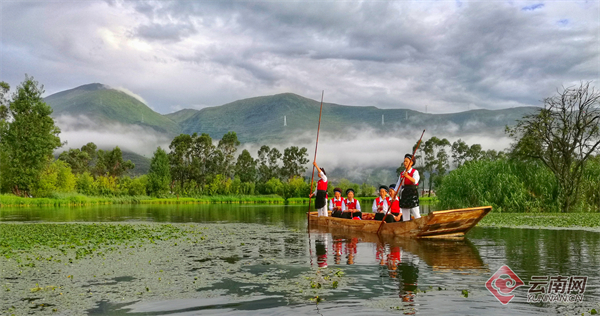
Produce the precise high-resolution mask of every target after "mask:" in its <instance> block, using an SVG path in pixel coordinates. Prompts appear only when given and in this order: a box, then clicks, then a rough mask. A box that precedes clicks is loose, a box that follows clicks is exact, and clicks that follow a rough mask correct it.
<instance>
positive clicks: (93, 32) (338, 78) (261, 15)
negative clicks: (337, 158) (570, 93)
mask: <svg viewBox="0 0 600 316" xmlns="http://www.w3.org/2000/svg"><path fill="white" fill-rule="evenodd" d="M0 10H1V11H0V16H1V22H0V40H1V44H0V80H2V81H6V82H8V83H9V84H10V85H11V86H13V87H14V86H16V85H18V84H19V83H20V82H21V81H23V79H24V77H25V74H29V75H32V76H33V77H34V78H35V79H36V80H38V81H39V82H40V83H42V84H43V85H44V86H45V89H46V95H50V94H52V93H56V92H59V91H62V90H66V89H70V88H74V87H76V86H79V85H83V84H88V83H93V82H99V83H103V84H107V85H110V86H112V87H115V88H118V89H122V90H124V91H128V92H129V93H131V94H133V95H136V96H137V97H138V98H140V99H142V100H144V101H145V102H146V103H147V104H148V105H149V106H150V107H151V108H153V109H154V110H156V111H157V112H159V113H170V112H174V111H176V110H180V109H183V108H196V109H200V108H202V107H206V106H217V105H221V104H225V103H228V102H232V101H235V100H239V99H243V98H249V97H255V96H261V95H271V94H277V93H283V92H292V93H296V94H299V95H302V96H304V97H308V98H312V99H316V100H318V99H320V96H321V91H322V90H324V91H325V101H326V102H332V103H338V104H345V105H360V106H377V107H380V108H409V109H413V110H418V111H422V112H424V111H425V109H426V108H427V111H428V112H429V113H449V112H459V111H465V110H468V109H476V108H484V109H500V108H508V107H516V106H540V105H541V102H540V100H543V98H545V97H548V96H551V95H553V94H554V93H556V89H557V88H559V87H561V86H563V85H564V86H569V85H574V84H578V83H579V82H580V81H594V84H593V85H595V86H596V87H599V88H600V85H599V84H598V83H599V82H600V80H599V77H600V1H598V0H596V1H534V2H529V1H528V2H519V1H365V2H361V1H285V2H281V1H258V2H255V1H220V0H219V1H93V0H92V1H89V0H88V1H2V2H1V3H0Z"/></svg>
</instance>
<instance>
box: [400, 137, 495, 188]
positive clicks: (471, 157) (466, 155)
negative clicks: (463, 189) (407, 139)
mask: <svg viewBox="0 0 600 316" xmlns="http://www.w3.org/2000/svg"><path fill="white" fill-rule="evenodd" d="M415 146H416V144H415ZM415 146H413V150H414V148H415ZM506 156H507V154H506V152H504V151H496V150H493V149H490V150H483V148H482V147H481V145H480V144H472V145H468V144H467V143H466V142H465V141H463V140H462V139H458V140H456V141H455V142H453V143H450V141H448V139H446V138H441V139H440V138H438V137H437V136H432V137H431V138H429V139H428V140H426V141H424V142H423V145H422V146H421V147H420V149H419V151H417V153H416V154H415V169H417V170H419V173H420V175H421V179H422V180H421V181H420V182H421V183H424V186H423V188H424V189H425V188H427V190H428V195H429V196H431V193H432V191H434V190H435V189H436V188H437V187H439V186H440V185H441V184H442V180H443V179H444V177H445V176H446V175H447V174H448V172H450V170H453V169H457V168H460V167H461V166H463V165H465V164H469V163H471V162H476V161H480V160H488V161H495V160H498V159H502V158H505V157H506ZM402 171H404V166H400V167H398V169H396V174H397V175H400V173H401V172H402ZM424 180H425V181H424Z"/></svg>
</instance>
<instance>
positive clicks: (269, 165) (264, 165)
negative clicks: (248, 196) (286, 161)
mask: <svg viewBox="0 0 600 316" xmlns="http://www.w3.org/2000/svg"><path fill="white" fill-rule="evenodd" d="M281 157H282V155H281V152H280V151H279V150H278V149H277V148H269V146H267V145H263V146H262V147H260V149H259V150H258V159H257V160H258V162H257V163H258V170H257V171H258V181H259V182H260V183H266V182H267V181H269V180H270V179H272V178H275V177H279V174H280V167H279V160H280V159H281Z"/></svg>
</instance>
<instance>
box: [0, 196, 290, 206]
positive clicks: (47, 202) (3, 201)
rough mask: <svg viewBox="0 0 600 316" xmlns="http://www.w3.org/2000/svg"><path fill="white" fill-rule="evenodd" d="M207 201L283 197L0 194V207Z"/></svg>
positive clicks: (279, 201) (271, 200)
mask: <svg viewBox="0 0 600 316" xmlns="http://www.w3.org/2000/svg"><path fill="white" fill-rule="evenodd" d="M209 203H248V204H252V203H257V204H284V203H285V199H284V198H282V197H280V196H278V195H238V196H233V195H231V196H229V195H227V196H203V197H194V198H191V197H180V198H177V197H170V198H152V197H149V196H143V195H142V196H118V197H94V196H85V195H64V196H57V197H53V198H23V197H18V196H14V195H0V207H15V206H18V207H27V206H86V205H106V204H209Z"/></svg>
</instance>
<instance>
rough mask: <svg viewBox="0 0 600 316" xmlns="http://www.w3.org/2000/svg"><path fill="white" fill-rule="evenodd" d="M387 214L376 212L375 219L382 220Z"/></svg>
mask: <svg viewBox="0 0 600 316" xmlns="http://www.w3.org/2000/svg"><path fill="white" fill-rule="evenodd" d="M384 216H385V213H375V220H376V221H380V220H382V219H383V217H384Z"/></svg>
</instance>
